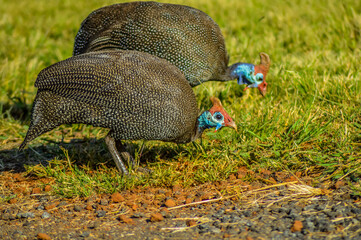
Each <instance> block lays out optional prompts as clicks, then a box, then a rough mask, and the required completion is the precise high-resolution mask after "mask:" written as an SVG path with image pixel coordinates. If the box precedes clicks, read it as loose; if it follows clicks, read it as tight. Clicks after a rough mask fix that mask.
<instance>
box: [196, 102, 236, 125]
mask: <svg viewBox="0 0 361 240" xmlns="http://www.w3.org/2000/svg"><path fill="white" fill-rule="evenodd" d="M211 101H212V103H213V106H212V108H211V109H209V110H208V111H205V112H203V113H202V114H201V115H200V116H199V117H198V128H199V130H200V131H203V129H208V128H216V130H215V131H218V130H219V129H221V128H222V127H231V128H234V129H236V130H237V126H236V124H235V123H234V121H233V120H232V118H231V117H230V116H229V115H228V113H227V112H226V111H225V110H224V108H223V106H222V104H221V101H219V99H218V98H216V97H211Z"/></svg>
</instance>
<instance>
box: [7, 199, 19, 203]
mask: <svg viewBox="0 0 361 240" xmlns="http://www.w3.org/2000/svg"><path fill="white" fill-rule="evenodd" d="M17 202H18V200H17V199H16V198H12V199H10V200H9V203H10V204H14V203H17Z"/></svg>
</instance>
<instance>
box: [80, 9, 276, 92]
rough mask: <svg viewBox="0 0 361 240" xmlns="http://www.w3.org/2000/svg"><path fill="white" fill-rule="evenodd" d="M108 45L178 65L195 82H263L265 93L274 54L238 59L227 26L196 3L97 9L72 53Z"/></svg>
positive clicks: (83, 26) (255, 84)
mask: <svg viewBox="0 0 361 240" xmlns="http://www.w3.org/2000/svg"><path fill="white" fill-rule="evenodd" d="M104 49H124V50H137V51H141V52H147V53H150V54H152V55H156V56H158V57H160V58H164V59H166V60H168V61H169V62H171V63H172V64H174V65H175V66H177V67H178V68H179V69H180V70H181V71H182V72H183V73H184V75H185V77H186V79H187V80H188V82H189V84H190V85H191V86H192V87H194V86H197V85H199V84H200V83H202V82H205V81H211V80H214V81H229V80H233V79H238V83H239V84H246V85H247V87H246V88H248V87H258V89H259V91H260V93H261V94H262V95H265V93H266V88H267V83H266V80H265V79H266V75H267V73H268V70H269V67H270V58H269V56H268V55H267V54H266V53H260V58H261V62H260V64H259V65H256V66H255V65H253V64H248V63H236V64H233V65H232V66H230V67H228V60H229V56H228V54H227V50H226V47H225V43H224V38H223V35H222V32H221V30H220V28H219V26H218V25H217V23H215V22H214V21H213V20H212V18H211V17H209V16H208V15H207V14H206V13H204V12H202V11H200V10H198V9H194V8H192V7H188V6H183V5H176V4H168V3H157V2H131V3H121V4H115V5H110V6H107V7H103V8H100V9H97V10H95V11H93V12H92V13H91V14H90V15H89V16H88V17H87V18H86V19H85V20H84V21H83V22H82V24H81V27H80V29H79V31H78V33H77V35H76V37H75V44H74V51H73V55H78V54H82V53H86V52H92V51H99V50H104Z"/></svg>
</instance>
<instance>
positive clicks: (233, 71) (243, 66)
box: [230, 53, 271, 96]
mask: <svg viewBox="0 0 361 240" xmlns="http://www.w3.org/2000/svg"><path fill="white" fill-rule="evenodd" d="M260 58H261V63H260V64H259V65H253V64H251V63H236V64H233V65H232V66H231V67H230V75H231V77H232V78H233V79H234V78H236V79H237V82H238V84H246V85H247V87H246V88H245V89H244V90H246V89H248V88H258V90H259V92H260V93H261V94H262V96H264V95H265V94H266V90H267V83H266V75H267V73H268V70H269V67H270V64H271V60H270V58H269V56H268V55H267V54H266V53H260Z"/></svg>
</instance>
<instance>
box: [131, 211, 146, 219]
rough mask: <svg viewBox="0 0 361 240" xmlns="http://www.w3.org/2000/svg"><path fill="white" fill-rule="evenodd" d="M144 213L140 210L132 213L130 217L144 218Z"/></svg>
mask: <svg viewBox="0 0 361 240" xmlns="http://www.w3.org/2000/svg"><path fill="white" fill-rule="evenodd" d="M144 217H145V214H144V213H142V212H137V213H134V214H133V215H132V218H144Z"/></svg>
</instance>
